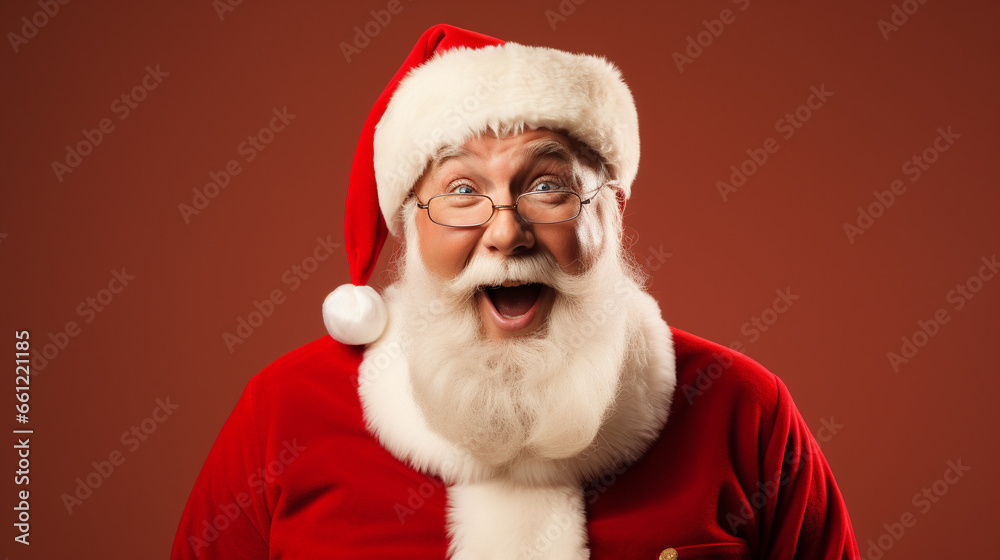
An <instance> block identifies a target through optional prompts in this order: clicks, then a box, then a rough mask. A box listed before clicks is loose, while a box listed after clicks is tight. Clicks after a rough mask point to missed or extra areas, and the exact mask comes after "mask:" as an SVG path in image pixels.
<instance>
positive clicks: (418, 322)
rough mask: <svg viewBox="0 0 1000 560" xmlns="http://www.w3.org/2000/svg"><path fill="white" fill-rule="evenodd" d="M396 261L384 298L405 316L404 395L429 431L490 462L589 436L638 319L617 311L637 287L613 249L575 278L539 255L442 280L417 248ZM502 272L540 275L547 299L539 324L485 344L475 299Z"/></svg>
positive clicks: (546, 451) (551, 451)
mask: <svg viewBox="0 0 1000 560" xmlns="http://www.w3.org/2000/svg"><path fill="white" fill-rule="evenodd" d="M409 247H413V245H412V244H411V245H409ZM411 252H412V250H411ZM404 262H405V267H404V274H403V277H402V279H401V280H400V281H399V282H398V283H397V284H396V285H395V286H394V289H393V290H390V291H387V292H386V302H387V304H388V306H389V309H390V315H392V316H393V317H394V319H395V318H396V317H398V318H399V320H400V321H402V322H403V325H404V327H403V328H404V333H405V337H406V338H405V340H406V343H405V345H404V347H405V355H406V358H407V364H408V365H409V370H410V376H411V377H410V379H411V383H412V388H413V394H414V397H415V399H416V402H417V404H418V405H419V406H420V409H421V411H422V413H423V416H424V418H425V419H426V421H427V423H428V425H429V426H430V428H431V429H432V430H434V431H435V432H437V433H438V434H440V435H441V436H442V437H444V438H445V439H447V440H449V441H450V442H452V443H453V444H455V445H456V446H458V447H460V448H462V449H464V450H466V451H467V452H468V453H470V454H471V455H473V456H474V457H476V458H477V459H479V460H480V461H482V462H483V463H485V464H487V465H495V466H498V465H502V464H505V463H509V462H510V461H514V460H525V459H529V458H537V459H566V458H570V457H574V456H576V455H578V454H580V453H581V452H583V451H584V450H586V449H587V448H588V447H589V446H590V445H591V444H592V443H593V442H594V440H595V438H596V436H597V433H598V431H599V430H600V428H601V425H602V424H603V422H604V420H605V419H606V418H607V416H608V413H609V408H610V407H611V406H612V404H613V402H614V399H615V396H616V394H617V392H618V391H619V389H620V382H621V377H622V374H623V371H624V369H625V366H626V363H625V361H626V351H627V350H628V349H630V348H633V347H634V346H635V345H636V344H639V343H640V341H638V340H637V339H638V336H639V333H638V332H637V330H638V324H637V319H638V318H637V317H635V316H634V315H632V314H630V313H627V312H624V310H625V308H626V304H627V301H626V300H627V299H628V298H629V297H630V296H634V295H635V294H637V293H638V286H636V284H635V282H634V281H632V280H631V278H630V277H629V275H628V274H627V273H626V271H625V270H623V268H622V267H621V266H620V265H621V263H620V262H619V259H618V254H617V253H616V252H614V251H605V252H604V255H603V256H602V257H601V258H599V259H598V261H597V262H596V263H595V264H594V266H592V267H591V268H590V269H589V270H587V271H585V272H584V273H582V274H580V275H572V274H569V273H566V272H563V271H562V270H561V269H560V268H559V266H558V264H557V263H556V261H555V260H554V259H553V258H552V257H551V256H549V255H548V254H547V253H545V254H543V253H535V254H534V255H533V256H531V257H510V258H505V259H503V260H499V259H493V258H474V259H473V260H472V261H470V263H469V264H468V265H467V266H466V267H465V269H464V270H463V271H462V273H461V274H460V275H459V276H458V277H457V278H455V279H454V280H452V281H448V282H443V281H440V280H438V279H436V278H435V277H433V276H432V275H430V274H429V273H428V272H427V271H426V269H425V268H424V266H423V264H422V262H421V260H420V258H419V257H418V256H417V255H413V254H408V255H407V256H406V258H405V261H404ZM509 279H520V280H523V281H528V282H540V283H542V284H545V285H546V286H549V288H551V289H554V290H555V292H556V297H555V300H554V302H553V305H552V310H551V312H550V313H549V316H548V317H547V318H546V320H545V322H544V324H543V325H542V326H541V327H540V328H539V330H538V331H536V332H535V333H532V334H530V335H526V336H520V337H514V338H509V339H505V340H493V339H490V338H488V337H487V336H486V335H485V334H484V332H483V329H482V318H481V317H480V315H481V313H480V311H479V309H478V306H477V305H476V303H475V299H474V298H473V296H474V294H475V291H476V289H477V288H478V287H479V286H482V285H498V284H500V283H501V282H502V281H504V280H509ZM431 316H433V317H431Z"/></svg>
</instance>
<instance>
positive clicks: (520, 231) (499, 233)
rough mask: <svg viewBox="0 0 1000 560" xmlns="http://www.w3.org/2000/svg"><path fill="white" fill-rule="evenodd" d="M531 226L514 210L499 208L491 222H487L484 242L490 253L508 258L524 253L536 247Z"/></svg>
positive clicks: (494, 212)
mask: <svg viewBox="0 0 1000 560" xmlns="http://www.w3.org/2000/svg"><path fill="white" fill-rule="evenodd" d="M530 225H531V224H529V223H527V222H525V221H523V220H522V219H521V218H520V217H519V216H518V215H517V212H516V211H514V209H513V208H509V207H503V208H497V209H496V210H494V211H493V217H492V218H490V221H488V222H486V231H485V232H483V238H482V242H483V244H484V245H485V246H486V248H487V249H489V250H490V252H497V253H500V254H502V255H504V256H507V257H509V256H512V255H516V254H519V253H523V252H525V251H528V250H530V249H531V248H532V247H534V246H535V236H534V233H533V232H532V230H531V228H530Z"/></svg>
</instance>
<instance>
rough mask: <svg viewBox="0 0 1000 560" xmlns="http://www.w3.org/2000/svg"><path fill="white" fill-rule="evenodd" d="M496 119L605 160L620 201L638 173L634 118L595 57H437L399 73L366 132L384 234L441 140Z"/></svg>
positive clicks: (536, 52)
mask: <svg viewBox="0 0 1000 560" xmlns="http://www.w3.org/2000/svg"><path fill="white" fill-rule="evenodd" d="M501 125H508V126H509V125H524V126H526V127H528V128H549V129H553V130H565V131H567V132H568V133H569V135H570V136H572V137H574V138H576V139H577V140H579V141H581V142H583V143H584V144H586V145H587V146H588V147H589V148H590V149H591V150H594V151H595V152H596V153H597V154H599V155H601V156H602V157H603V158H604V159H605V161H606V162H607V163H608V164H609V166H610V168H611V171H612V174H613V175H614V177H615V178H616V179H617V180H618V186H619V187H620V188H621V189H622V190H623V191H624V194H625V196H626V198H627V197H628V196H629V194H630V192H631V185H632V181H633V179H634V178H635V175H636V173H637V172H638V169H639V119H638V115H637V113H636V109H635V102H634V100H633V99H632V93H631V92H630V91H629V89H628V86H627V85H626V84H625V82H624V81H623V80H622V76H621V72H620V71H619V70H618V69H617V68H616V67H615V66H614V65H613V64H611V63H610V62H608V61H607V60H605V59H604V58H602V57H597V56H592V55H583V54H572V53H568V52H564V51H559V50H556V49H551V48H546V47H528V46H524V45H518V44H515V43H507V44H505V45H497V46H488V47H484V48H480V49H467V48H464V47H462V48H456V49H451V50H449V51H445V52H444V53H442V54H438V55H436V56H434V57H433V58H431V59H430V60H429V61H427V62H426V63H424V64H423V65H422V66H419V67H417V68H416V69H414V70H412V71H411V72H410V73H409V74H408V75H407V77H406V78H404V79H403V80H402V81H401V82H400V84H399V86H398V88H397V89H396V91H395V93H394V94H393V96H392V99H391V100H390V102H389V105H388V107H387V108H386V111H385V113H384V114H383V116H382V119H381V120H380V121H379V123H378V125H377V126H376V129H375V140H374V150H375V157H374V163H375V179H376V184H377V185H378V198H379V206H380V207H381V210H382V216H383V217H384V218H385V221H386V224H387V225H388V227H389V231H390V232H391V233H392V234H393V235H398V234H399V231H400V219H399V210H400V207H401V205H402V203H403V201H404V200H405V199H406V197H407V195H408V194H409V192H410V189H412V188H413V186H414V185H415V184H416V182H417V180H418V179H419V178H420V176H421V174H423V171H424V169H425V167H426V165H427V163H428V162H429V161H431V159H432V158H433V157H434V155H435V153H436V152H437V151H438V150H439V149H440V148H441V147H443V146H449V145H450V146H461V145H462V144H464V143H465V141H466V140H468V139H469V138H472V137H474V136H476V135H478V134H482V133H483V132H485V131H486V130H488V129H490V128H493V129H498V128H499V127H500V126H501Z"/></svg>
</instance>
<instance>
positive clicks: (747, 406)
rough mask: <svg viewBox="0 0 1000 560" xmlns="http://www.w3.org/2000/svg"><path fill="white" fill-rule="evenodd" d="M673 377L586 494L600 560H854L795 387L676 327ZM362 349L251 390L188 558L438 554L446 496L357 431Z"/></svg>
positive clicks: (320, 344)
mask: <svg viewBox="0 0 1000 560" xmlns="http://www.w3.org/2000/svg"><path fill="white" fill-rule="evenodd" d="M672 332H673V335H674V341H675V351H676V355H677V373H678V380H677V381H678V384H677V391H676V392H675V394H674V400H673V404H672V407H671V411H670V418H669V419H668V421H667V426H666V427H665V428H664V431H663V432H662V434H661V436H660V438H659V439H658V440H657V441H656V442H655V443H654V444H653V447H652V448H651V449H650V451H649V452H648V453H647V454H646V455H645V456H644V457H643V458H641V459H640V460H639V461H637V462H636V463H635V464H633V465H631V466H629V467H628V468H623V469H620V470H619V472H614V473H608V474H606V475H605V476H604V477H602V479H599V480H597V481H592V482H591V483H588V484H587V485H586V486H585V490H584V496H585V500H586V504H587V516H588V533H589V537H590V548H591V551H592V553H591V558H593V559H594V560H611V559H633V558H634V559H646V560H649V559H654V558H657V555H658V554H659V553H660V551H662V550H663V549H665V548H667V547H672V548H675V549H677V551H678V553H679V558H680V559H685V558H687V559H693V558H704V559H709V558H711V559H720V558H734V559H746V558H760V559H769V560H770V559H773V560H776V559H803V560H821V559H840V558H849V559H856V558H859V554H858V547H857V542H856V539H855V536H854V532H853V529H852V528H851V523H850V519H849V517H848V514H847V509H846V506H845V504H844V501H843V498H842V497H841V494H840V491H839V490H838V488H837V485H836V482H835V481H834V477H833V474H832V473H831V471H830V467H829V465H828V464H827V462H826V459H825V458H824V457H823V454H822V453H821V451H820V449H819V447H818V445H817V443H816V441H815V439H814V438H813V437H812V435H811V434H810V432H809V430H808V428H807V426H806V424H805V422H804V421H803V419H802V417H801V416H800V414H799V412H798V410H797V409H796V407H795V404H794V403H793V402H792V399H791V397H790V395H789V393H788V390H787V389H786V388H785V385H784V384H783V383H782V382H781V381H780V380H779V379H778V378H777V377H776V376H774V375H773V374H771V373H770V372H768V371H767V370H765V369H764V368H763V367H761V366H760V365H759V364H757V363H756V362H754V361H752V360H750V359H749V358H747V357H745V356H742V355H740V354H737V353H735V352H733V351H731V350H729V349H728V348H725V347H722V346H719V345H716V344H713V343H711V342H708V341H706V340H703V339H701V338H698V337H696V336H693V335H690V334H688V333H685V332H683V331H680V330H677V329H672ZM360 361H361V348H360V347H348V346H344V345H341V344H339V343H337V342H335V341H333V340H332V339H331V338H330V337H324V338H321V339H319V340H316V341H314V342H312V343H310V344H308V345H306V346H303V347H302V348H299V349H298V350H295V351H293V352H291V353H289V354H287V355H286V356H284V357H282V358H281V359H279V360H277V361H276V362H274V363H273V364H271V365H270V366H268V367H267V368H266V369H265V370H264V371H263V372H261V373H260V374H259V375H257V376H255V377H254V378H253V379H252V380H251V381H250V382H249V384H248V385H247V387H246V390H245V391H244V392H243V395H242V396H241V397H240V399H239V401H238V402H237V404H236V407H235V409H234V410H233V412H232V414H231V415H230V416H229V419H228V420H227V421H226V423H225V425H224V426H223V428H222V431H221V432H220V433H219V436H218V438H217V440H216V441H215V444H214V446H213V447H212V450H211V452H210V453H209V456H208V459H207V460H206V462H205V465H204V467H203V468H202V470H201V474H200V475H199V476H198V479H197V481H196V483H195V486H194V489H193V490H192V492H191V495H190V497H189V498H188V502H187V506H186V508H185V510H184V513H183V515H182V518H181V521H180V527H179V529H178V531H177V534H176V537H175V540H174V547H173V553H172V555H171V558H173V559H174V560H181V559H189V558H242V559H245V560H258V559H259V560H264V559H266V558H283V559H299V558H302V559H305V558H309V559H315V558H352V559H385V558H407V559H411V560H420V559H431V558H434V559H441V558H444V557H445V554H446V551H447V536H446V533H445V525H444V523H445V519H444V515H445V504H446V496H447V488H446V487H445V486H443V485H442V483H441V482H440V481H439V480H438V479H437V478H435V477H431V476H426V475H424V474H421V473H419V472H417V471H414V470H413V469H410V468H409V467H407V466H406V465H404V464H402V463H400V462H399V461H397V460H396V459H395V458H394V457H393V456H392V455H390V454H389V453H388V452H387V451H385V450H384V449H383V448H382V447H381V446H380V445H379V443H378V441H377V440H375V439H374V438H373V437H372V436H371V435H369V434H368V433H367V432H366V431H365V429H364V426H363V421H362V412H361V406H360V402H359V399H358V395H357V377H358V373H357V367H358V364H359V363H360Z"/></svg>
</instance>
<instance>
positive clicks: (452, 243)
mask: <svg viewBox="0 0 1000 560" xmlns="http://www.w3.org/2000/svg"><path fill="white" fill-rule="evenodd" d="M416 229H417V246H418V247H419V249H420V257H421V260H422V261H423V262H424V266H426V267H427V270H428V271H429V272H431V273H432V274H434V275H436V276H438V277H440V278H454V277H455V276H457V275H458V273H460V272H461V271H462V269H463V268H464V267H465V263H466V262H467V261H468V259H469V256H470V255H471V254H472V250H473V249H474V248H475V245H476V239H475V236H474V235H470V234H471V233H472V232H471V231H467V230H464V229H460V228H449V227H444V226H440V225H438V224H435V223H434V222H432V221H430V219H429V218H427V216H426V215H424V216H418V217H417V228H416Z"/></svg>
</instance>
